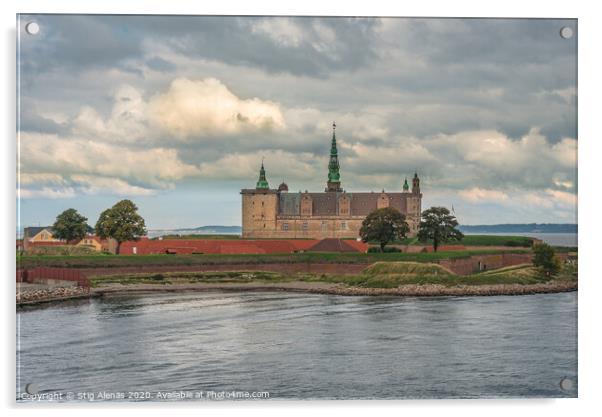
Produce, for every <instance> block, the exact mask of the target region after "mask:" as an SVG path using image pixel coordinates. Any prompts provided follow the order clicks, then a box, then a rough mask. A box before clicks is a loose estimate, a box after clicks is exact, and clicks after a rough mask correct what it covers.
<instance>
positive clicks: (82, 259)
mask: <svg viewBox="0 0 602 417" xmlns="http://www.w3.org/2000/svg"><path fill="white" fill-rule="evenodd" d="M528 251H529V249H527V248H516V249H513V250H511V251H505V253H525V252H528ZM492 253H500V251H499V250H495V249H487V248H484V249H479V250H462V251H449V252H437V253H432V252H431V253H309V252H308V253H283V254H251V255H249V254H205V255H84V256H57V255H33V256H30V255H22V256H17V265H18V267H20V268H34V267H38V266H49V267H64V268H118V267H128V266H178V265H214V264H223V263H229V264H234V265H236V264H266V263H335V264H358V263H359V264H372V263H374V262H380V261H385V262H398V261H407V262H435V261H438V260H440V259H452V258H465V257H469V256H473V255H483V254H492Z"/></svg>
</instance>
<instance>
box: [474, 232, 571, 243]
mask: <svg viewBox="0 0 602 417" xmlns="http://www.w3.org/2000/svg"><path fill="white" fill-rule="evenodd" d="M467 234H469V235H494V236H527V237H534V238H536V239H540V240H543V241H544V242H546V243H548V244H550V245H554V246H577V233H467Z"/></svg>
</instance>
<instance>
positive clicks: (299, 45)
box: [21, 15, 378, 76]
mask: <svg viewBox="0 0 602 417" xmlns="http://www.w3.org/2000/svg"><path fill="white" fill-rule="evenodd" d="M22 18H23V20H24V21H29V20H34V19H35V20H36V21H38V22H39V24H40V26H41V28H42V31H41V34H42V35H41V36H40V37H39V38H38V39H37V42H33V41H29V39H28V42H24V43H23V45H22V49H23V55H22V56H23V59H22V61H21V65H22V68H23V70H24V71H33V72H37V71H43V70H49V69H52V68H54V67H67V68H69V67H75V68H77V69H82V68H86V67H122V66H123V65H124V62H126V61H128V60H133V59H137V58H141V57H142V56H143V55H144V53H145V51H144V48H143V46H144V45H143V41H144V40H146V41H149V42H150V43H151V44H155V45H162V46H166V47H168V48H171V49H173V50H174V51H178V52H180V53H182V54H184V55H186V56H188V57H192V58H199V59H209V60H219V61H222V62H225V63H228V64H233V65H250V66H254V67H259V68H263V69H264V70H266V71H269V72H288V73H291V74H295V75H310V76H327V75H328V71H332V70H338V69H353V68H356V67H358V66H361V65H364V64H365V63H366V62H367V61H368V60H369V59H373V58H374V54H373V50H372V45H371V43H372V42H373V41H374V29H375V28H376V27H377V26H378V21H377V20H375V19H347V18H327V19H315V18H297V19H294V21H293V20H288V19H281V20H280V21H282V22H287V21H290V22H292V23H291V24H292V25H294V29H295V30H296V29H298V28H299V29H301V30H303V31H304V32H305V35H304V36H303V37H302V38H300V39H299V40H298V42H295V44H294V45H290V44H287V43H284V44H283V43H281V42H278V41H275V40H274V38H272V37H270V36H269V35H270V31H269V26H268V27H266V29H267V30H264V31H261V30H254V28H255V27H261V25H262V24H264V23H265V24H266V25H269V24H270V22H271V21H273V19H270V18H261V17H247V18H239V17H219V16H171V17H166V16H93V15H87V16H85V15H84V16H82V15H23V16H22ZM266 22H267V23H266ZM316 22H319V23H320V24H322V25H324V26H326V27H328V29H329V30H332V31H333V32H334V34H335V37H333V38H332V39H328V41H329V44H328V45H327V46H328V48H326V49H327V50H325V49H321V48H320V46H321V45H320V44H317V43H316V40H318V39H319V37H320V34H319V33H318V32H319V31H320V28H319V27H317V26H316ZM284 24H285V23H283V27H282V29H283V30H284V31H286V26H284ZM283 35H286V33H283ZM324 45H325V44H324ZM147 63H148V64H150V66H151V67H154V68H157V65H159V66H160V67H161V68H160V70H161V71H163V70H167V69H168V68H167V67H166V64H168V63H166V62H165V61H164V60H160V58H157V57H153V58H151V59H150V60H149V61H148V62H147ZM125 68H127V67H125Z"/></svg>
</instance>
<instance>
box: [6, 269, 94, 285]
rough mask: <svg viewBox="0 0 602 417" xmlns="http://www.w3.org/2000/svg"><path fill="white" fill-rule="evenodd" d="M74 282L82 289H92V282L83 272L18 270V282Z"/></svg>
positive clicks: (68, 270) (75, 270) (70, 270)
mask: <svg viewBox="0 0 602 417" xmlns="http://www.w3.org/2000/svg"><path fill="white" fill-rule="evenodd" d="M51 279H52V280H58V281H72V282H73V281H74V282H77V285H79V286H80V287H90V281H89V280H88V278H86V277H85V275H84V274H83V273H82V271H81V270H78V269H70V268H48V267H39V268H33V269H27V270H22V269H18V270H17V282H29V283H35V282H44V281H46V280H51Z"/></svg>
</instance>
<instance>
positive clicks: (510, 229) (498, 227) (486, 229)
mask: <svg viewBox="0 0 602 417" xmlns="http://www.w3.org/2000/svg"><path fill="white" fill-rule="evenodd" d="M460 230H461V231H462V232H464V233H577V225H576V224H572V223H528V224H520V223H517V224H481V225H460Z"/></svg>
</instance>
